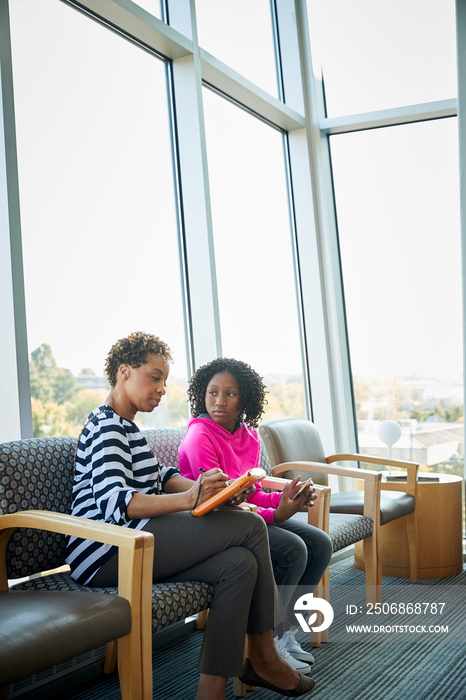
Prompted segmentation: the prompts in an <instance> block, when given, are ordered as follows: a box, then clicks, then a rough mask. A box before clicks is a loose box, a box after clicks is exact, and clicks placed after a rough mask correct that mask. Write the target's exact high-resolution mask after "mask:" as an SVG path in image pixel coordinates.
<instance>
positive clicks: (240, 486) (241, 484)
mask: <svg viewBox="0 0 466 700" xmlns="http://www.w3.org/2000/svg"><path fill="white" fill-rule="evenodd" d="M266 476H267V474H266V472H265V470H264V469H260V468H259V467H255V468H254V469H249V470H248V471H247V472H246V473H245V474H243V475H242V476H240V477H238V478H237V479H235V480H234V481H232V482H231V484H229V485H228V486H225V488H224V489H222V490H221V491H219V492H218V493H216V494H215V496H211V498H208V499H207V501H204V503H201V505H200V506H197V508H194V510H193V515H195V516H196V518H200V517H201V515H205V514H206V513H208V512H209V511H211V510H213V509H214V508H216V507H217V506H219V505H221V504H222V503H225V501H229V500H230V498H232V497H233V496H234V495H235V494H237V493H239V492H240V491H246V489H248V488H249V487H250V486H252V485H253V484H255V483H256V481H260V480H261V479H264V478H265V477H266Z"/></svg>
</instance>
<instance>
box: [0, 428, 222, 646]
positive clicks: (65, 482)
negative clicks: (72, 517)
mask: <svg viewBox="0 0 466 700" xmlns="http://www.w3.org/2000/svg"><path fill="white" fill-rule="evenodd" d="M145 435H146V437H147V439H148V442H149V444H150V446H151V449H153V450H154V452H155V453H156V455H157V458H158V460H159V461H160V463H161V464H166V465H169V466H177V465H178V445H179V444H180V442H181V440H182V438H183V435H184V432H183V431H181V430H171V429H160V430H150V431H147V432H146V433H145ZM75 448H76V438H69V437H50V438H48V437H47V438H31V439H25V440H18V441H14V442H7V443H3V444H1V445H0V515H4V514H11V513H16V512H18V511H26V510H46V511H54V512H58V513H70V511H71V489H72V483H73V471H74V453H75ZM65 547H66V536H65V535H61V534H55V533H51V532H46V531H36V530H31V529H17V530H16V531H15V532H14V533H13V534H12V536H11V538H10V541H9V544H8V548H7V552H6V562H7V575H8V579H9V580H10V586H11V588H12V589H13V590H22V591H74V592H77V591H82V592H99V593H102V592H106V593H109V594H111V595H116V594H117V588H116V587H115V588H96V587H92V586H82V585H80V584H79V583H76V581H74V580H73V579H72V578H71V576H70V574H69V572H68V570H59V571H56V570H57V569H62V568H63V567H64V565H65ZM44 572H45V573H44ZM47 572H51V573H47ZM33 575H34V578H28V577H30V576H33ZM18 579H21V580H20V581H16V582H15V580H18ZM24 579H26V580H24ZM211 599H212V588H211V586H209V585H208V584H206V583H202V582H198V581H192V582H185V583H163V584H154V585H153V586H152V632H153V633H155V632H158V631H160V630H162V629H164V628H166V627H168V626H169V625H172V624H173V623H175V622H178V621H182V620H184V619H186V618H187V617H189V616H191V615H197V613H199V612H201V611H203V610H207V609H208V608H209V605H210V601H211Z"/></svg>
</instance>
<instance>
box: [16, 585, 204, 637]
mask: <svg viewBox="0 0 466 700" xmlns="http://www.w3.org/2000/svg"><path fill="white" fill-rule="evenodd" d="M13 590H22V591H81V592H94V593H109V594H111V595H116V594H117V592H118V590H117V588H116V587H110V586H107V587H102V588H99V587H97V586H83V585H81V584H80V583H77V582H76V581H74V579H72V578H71V575H70V574H69V573H66V572H65V573H57V574H49V575H48V576H40V577H38V578H35V579H31V580H29V581H23V582H21V583H18V584H16V585H14V586H13ZM212 594H213V587H212V586H209V585H208V584H207V583H203V582H202V581H186V582H184V583H155V584H154V585H153V586H152V632H153V633H155V632H158V631H159V630H162V629H164V628H165V627H168V626H169V625H172V624H173V623H174V622H178V621H179V620H184V619H185V618H186V617H189V616H190V615H196V614H197V613H198V612H201V611H202V610H206V609H207V608H208V607H209V605H210V601H211V600H212Z"/></svg>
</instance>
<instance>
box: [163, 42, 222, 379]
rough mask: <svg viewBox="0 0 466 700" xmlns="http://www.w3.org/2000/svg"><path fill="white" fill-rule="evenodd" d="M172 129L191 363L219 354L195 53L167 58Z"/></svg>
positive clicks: (205, 154) (201, 105) (205, 151)
mask: <svg viewBox="0 0 466 700" xmlns="http://www.w3.org/2000/svg"><path fill="white" fill-rule="evenodd" d="M172 75H173V104H174V120H175V124H174V129H175V134H176V148H177V161H178V187H179V192H180V203H181V207H182V211H181V221H182V231H181V235H182V241H183V247H184V254H185V261H186V269H185V275H186V284H187V290H188V299H187V302H188V303H187V309H188V311H189V327H190V331H191V336H192V367H191V370H193V369H196V368H197V367H198V366H199V365H202V364H204V363H205V362H208V361H209V360H211V359H212V358H214V357H217V356H220V355H221V334H220V318H219V308H218V292H217V279H216V267H215V254H214V242H213V232H212V215H211V205H210V194H209V186H208V169H207V149H206V142H205V125H204V111H203V103H202V79H201V72H200V65H199V57H198V55H197V56H195V55H192V56H186V57H183V58H181V59H179V60H177V61H173V63H172Z"/></svg>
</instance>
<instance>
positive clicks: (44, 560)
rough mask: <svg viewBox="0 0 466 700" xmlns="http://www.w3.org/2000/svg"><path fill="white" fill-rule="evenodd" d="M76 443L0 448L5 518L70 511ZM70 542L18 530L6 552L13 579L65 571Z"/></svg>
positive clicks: (42, 441)
mask: <svg viewBox="0 0 466 700" xmlns="http://www.w3.org/2000/svg"><path fill="white" fill-rule="evenodd" d="M75 448H76V438H67V437H53V438H30V439H27V440H17V441H15V442H6V443H3V444H1V445H0V515H4V514H8V513H16V512H17V511H19V510H31V509H33V510H52V511H55V512H58V513H69V512H70V511H71V488H72V484H73V466H74V452H75ZM65 547H66V537H65V536H64V535H59V534H54V533H49V532H42V531H38V530H34V531H33V530H29V529H19V530H16V531H15V532H14V533H13V535H12V537H11V539H10V542H9V545H8V550H7V568H8V572H9V577H10V578H21V577H23V576H29V575H31V574H33V573H36V572H40V571H44V570H46V569H54V568H57V567H58V566H61V565H62V564H63V563H64V559H65Z"/></svg>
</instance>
